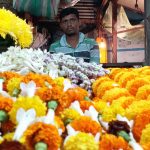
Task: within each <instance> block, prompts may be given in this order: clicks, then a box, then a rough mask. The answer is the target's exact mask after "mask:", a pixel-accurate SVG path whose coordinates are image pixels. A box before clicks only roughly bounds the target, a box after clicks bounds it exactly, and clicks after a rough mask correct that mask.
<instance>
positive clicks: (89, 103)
mask: <svg viewBox="0 0 150 150" xmlns="http://www.w3.org/2000/svg"><path fill="white" fill-rule="evenodd" d="M79 103H80V108H81V109H82V111H83V112H84V111H85V110H88V109H89V107H90V106H93V102H92V101H86V100H84V101H80V102H79Z"/></svg>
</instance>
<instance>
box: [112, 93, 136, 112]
mask: <svg viewBox="0 0 150 150" xmlns="http://www.w3.org/2000/svg"><path fill="white" fill-rule="evenodd" d="M135 100H136V99H135V97H133V96H128V97H126V96H122V97H119V98H118V99H116V100H114V101H113V102H112V104H111V106H115V105H117V106H121V107H122V108H124V109H126V108H128V107H129V105H131V104H132V102H134V101H135Z"/></svg>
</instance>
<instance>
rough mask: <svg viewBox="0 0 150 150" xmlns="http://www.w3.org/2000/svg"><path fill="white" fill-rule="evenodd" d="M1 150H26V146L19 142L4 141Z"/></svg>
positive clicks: (0, 146)
mask: <svg viewBox="0 0 150 150" xmlns="http://www.w3.org/2000/svg"><path fill="white" fill-rule="evenodd" d="M0 149H1V150H17V149H18V150H26V147H25V145H23V144H22V143H20V142H18V141H6V140H5V141H3V142H2V143H1V144H0Z"/></svg>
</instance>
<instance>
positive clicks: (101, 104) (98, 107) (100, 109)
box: [94, 101, 108, 114]
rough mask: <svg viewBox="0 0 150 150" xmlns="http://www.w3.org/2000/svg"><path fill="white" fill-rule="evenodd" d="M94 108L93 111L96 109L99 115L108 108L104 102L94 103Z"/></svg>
mask: <svg viewBox="0 0 150 150" xmlns="http://www.w3.org/2000/svg"><path fill="white" fill-rule="evenodd" d="M94 107H95V109H96V110H97V111H98V112H99V113H100V114H102V113H103V111H104V110H105V109H106V108H107V107H108V106H107V103H106V102H104V101H97V102H94Z"/></svg>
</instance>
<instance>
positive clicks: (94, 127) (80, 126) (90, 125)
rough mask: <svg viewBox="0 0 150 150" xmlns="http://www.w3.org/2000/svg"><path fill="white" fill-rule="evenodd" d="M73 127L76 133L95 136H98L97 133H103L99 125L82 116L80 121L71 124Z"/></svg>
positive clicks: (76, 120)
mask: <svg viewBox="0 0 150 150" xmlns="http://www.w3.org/2000/svg"><path fill="white" fill-rule="evenodd" d="M71 126H72V127H73V128H74V129H75V130H76V131H81V132H86V133H91V134H93V135H94V136H95V135H96V133H98V132H101V130H102V128H101V126H100V124H99V123H97V122H96V121H94V120H92V119H91V118H90V117H87V116H81V117H80V118H79V119H75V120H73V121H72V122H71Z"/></svg>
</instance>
